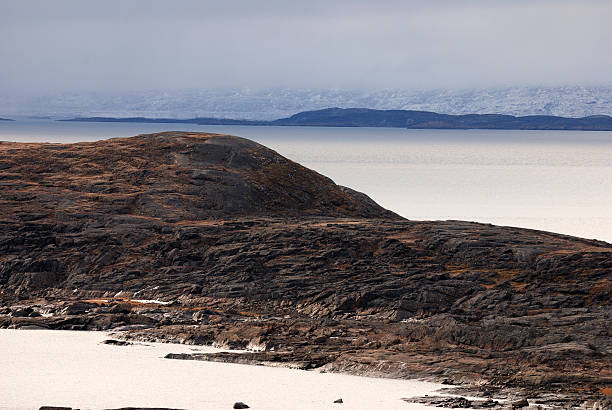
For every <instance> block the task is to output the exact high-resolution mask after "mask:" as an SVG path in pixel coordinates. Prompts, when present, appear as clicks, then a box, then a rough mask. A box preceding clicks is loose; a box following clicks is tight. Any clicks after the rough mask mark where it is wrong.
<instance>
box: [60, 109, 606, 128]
mask: <svg viewBox="0 0 612 410" xmlns="http://www.w3.org/2000/svg"><path fill="white" fill-rule="evenodd" d="M62 121H81V122H135V123H139V122H141V123H183V124H199V125H268V126H310V127H391V128H410V129H507V130H585V131H612V117H610V116H608V115H593V116H588V117H582V118H567V117H556V116H549V115H530V116H523V117H515V116H513V115H502V114H466V115H451V114H439V113H435V112H429V111H413V110H373V109H368V108H337V107H336V108H326V109H322V110H315V111H304V112H300V113H297V114H294V115H292V116H291V117H288V118H280V119H277V120H273V121H256V120H238V119H229V118H191V119H173V118H145V117H131V118H112V117H85V118H73V119H70V120H62Z"/></svg>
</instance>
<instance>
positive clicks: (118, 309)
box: [109, 303, 132, 313]
mask: <svg viewBox="0 0 612 410" xmlns="http://www.w3.org/2000/svg"><path fill="white" fill-rule="evenodd" d="M131 311H132V305H130V304H129V303H117V304H116V305H114V306H113V307H111V308H110V311H109V312H110V313H130V312H131Z"/></svg>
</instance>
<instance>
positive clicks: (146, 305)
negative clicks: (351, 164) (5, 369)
mask: <svg viewBox="0 0 612 410" xmlns="http://www.w3.org/2000/svg"><path fill="white" fill-rule="evenodd" d="M611 289H612V245H611V244H608V243H605V242H601V241H595V240H586V239H580V238H576V237H570V236H565V235H559V234H553V233H548V232H542V231H535V230H528V229H519V228H512V227H499V226H493V225H486V224H478V223H471V222H461V221H445V222H423V221H419V222H414V221H409V220H406V219H403V218H401V217H399V216H398V215H396V214H394V213H392V212H390V211H387V210H385V209H383V208H381V207H380V206H378V205H377V204H376V203H375V202H374V201H372V200H371V199H370V198H368V197H367V196H366V195H365V194H362V193H359V192H356V191H353V190H351V189H349V188H344V187H341V186H338V185H336V184H335V183H334V182H333V181H331V180H330V179H329V178H326V177H325V176H323V175H320V174H318V173H316V172H314V171H312V170H310V169H307V168H305V167H303V166H301V165H299V164H297V163H295V162H292V161H290V160H288V159H286V158H284V157H282V156H280V155H279V154H277V153H276V152H274V151H272V150H270V149H268V148H266V147H264V146H262V145H259V144H257V143H255V142H252V141H249V140H246V139H242V138H237V137H232V136H226V135H214V134H197V133H184V132H165V133H159V134H150V135H139V136H136V137H132V138H121V139H111V140H105V141H98V142H89V143H78V144H63V145H62V144H43V143H37V144H31V143H7V142H4V143H0V327H3V328H31V327H40V328H50V329H77V330H112V329H115V330H123V332H121V334H122V337H123V338H124V339H128V340H130V339H132V340H133V339H136V340H148V341H153V340H156V341H174V342H183V343H191V344H213V343H214V344H216V345H220V346H227V347H232V348H240V349H244V348H247V349H251V352H250V353H246V354H233V353H218V354H202V353H199V354H197V353H194V354H174V355H172V354H171V355H169V356H168V359H169V360H170V359H188V360H212V361H222V362H237V363H250V364H266V363H267V364H276V365H285V366H292V367H296V368H301V369H321V370H325V371H338V372H347V373H352V374H362V375H370V376H387V377H397V378H414V377H428V378H433V379H435V380H439V381H445V382H447V383H453V384H461V385H462V386H464V387H461V388H460V389H459V390H455V392H456V393H459V394H464V395H476V394H481V395H485V396H487V397H493V398H494V399H500V398H507V399H508V400H510V401H511V402H517V401H518V402H520V403H523V405H524V403H525V401H522V400H520V399H523V398H527V401H528V403H530V404H535V405H537V404H538V403H540V404H541V405H543V406H549V408H550V406H558V408H572V407H578V406H582V405H584V404H585V403H587V402H588V403H591V404H589V405H590V406H593V405H595V404H594V403H595V402H597V401H598V402H599V403H603V404H605V403H606V395H609V394H610V391H611V390H610V389H611V383H610V382H611V380H612V371H611V366H610V358H609V352H610V348H611V347H612V338H611V337H610V323H612V320H611V319H612V317H611V316H612V315H611V310H610V302H611V300H612V299H611V297H610V296H611V295H610V292H611ZM157 300H159V301H164V302H168V303H167V304H159V303H154V302H153V301H157ZM422 400H423V401H426V402H427V401H428V402H432V400H433V401H435V400H445V399H440V398H438V399H436V398H431V397H430V398H423V399H422ZM464 400H465V401H462V402H461V403H459V404H461V407H466V406H468V405H470V406H472V405H475V404H474V403H472V402H470V401H469V400H467V399H464ZM487 403H488V404H487ZM487 403H485V404H482V403H481V404H482V405H486V406H489V407H495V404H494V403H493V402H491V401H490V402H487ZM520 403H519V404H517V406H519V407H520ZM517 408H518V407H517ZM589 408H594V407H589ZM601 408H603V407H601Z"/></svg>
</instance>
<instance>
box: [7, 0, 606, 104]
mask: <svg viewBox="0 0 612 410" xmlns="http://www.w3.org/2000/svg"><path fill="white" fill-rule="evenodd" d="M611 22H612V1H610V0H601V1H599V0H575V1H565V0H524V1H523V0H486V1H484V0H483V1H478V0H474V1H468V0H465V1H462V0H437V1H431V0H422V1H409V0H398V1H383V0H380V1H371V0H365V1H360V0H339V1H332V0H324V1H316V0H308V1H305V0H301V1H289V0H279V1H255V0H245V1H238V0H218V1H196V0H193V1H192V0H171V1H170V0H167V1H156V0H130V1H127V0H104V1H97V0H96V1H93V0H92V1H88V0H53V1H50V0H31V1H30V0H0V92H4V93H7V94H9V93H10V94H12V93H17V94H19V93H30V92H32V91H36V92H55V91H96V90H110V91H120V90H130V91H135V90H147V89H176V88H217V87H244V86H246V87H253V88H263V87H271V86H272V87H273V86H281V87H295V88H302V87H316V88H327V87H333V88H382V87H394V88H466V87H473V86H477V87H481V86H484V87H487V86H506V85H600V84H602V85H609V84H612V23H611Z"/></svg>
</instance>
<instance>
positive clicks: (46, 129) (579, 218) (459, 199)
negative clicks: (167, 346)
mask: <svg viewBox="0 0 612 410" xmlns="http://www.w3.org/2000/svg"><path fill="white" fill-rule="evenodd" d="M177 129H178V130H190V131H202V132H217V133H229V134H233V135H238V136H242V137H246V138H251V139H254V140H256V141H258V142H260V143H262V144H264V145H267V146H269V147H271V148H273V149H275V150H277V151H278V152H279V153H281V154H282V155H284V156H286V157H288V158H291V159H293V160H295V161H297V162H300V163H302V164H304V165H306V166H308V167H310V168H313V169H315V170H317V171H318V172H320V173H322V174H325V175H327V176H329V177H330V178H332V179H333V180H334V181H335V182H336V183H338V184H341V185H346V186H349V187H352V188H354V189H357V190H360V191H363V192H365V193H367V194H368V195H370V196H371V197H372V198H373V199H374V200H376V201H377V202H378V203H380V204H381V205H383V206H384V207H386V208H388V209H391V210H393V211H395V212H397V213H399V214H400V215H402V216H405V217H407V218H410V219H416V220H430V219H433V220H445V219H461V220H470V221H478V222H488V223H494V224H498V225H512V226H520V227H526V228H534V229H542V230H548V231H553V232H560V233H566V234H570V235H576V236H581V237H586V238H595V239H601V240H605V241H608V242H612V132H590V131H506V130H405V129H398V128H322V127H247V126H210V125H206V126H198V125H192V124H130V123H77V122H57V121H51V120H23V121H15V122H0V140H10V141H49V142H76V141H92V140H97V139H102V138H109V137H124V136H132V135H136V134H139V133H148V132H157V131H164V130H177Z"/></svg>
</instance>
